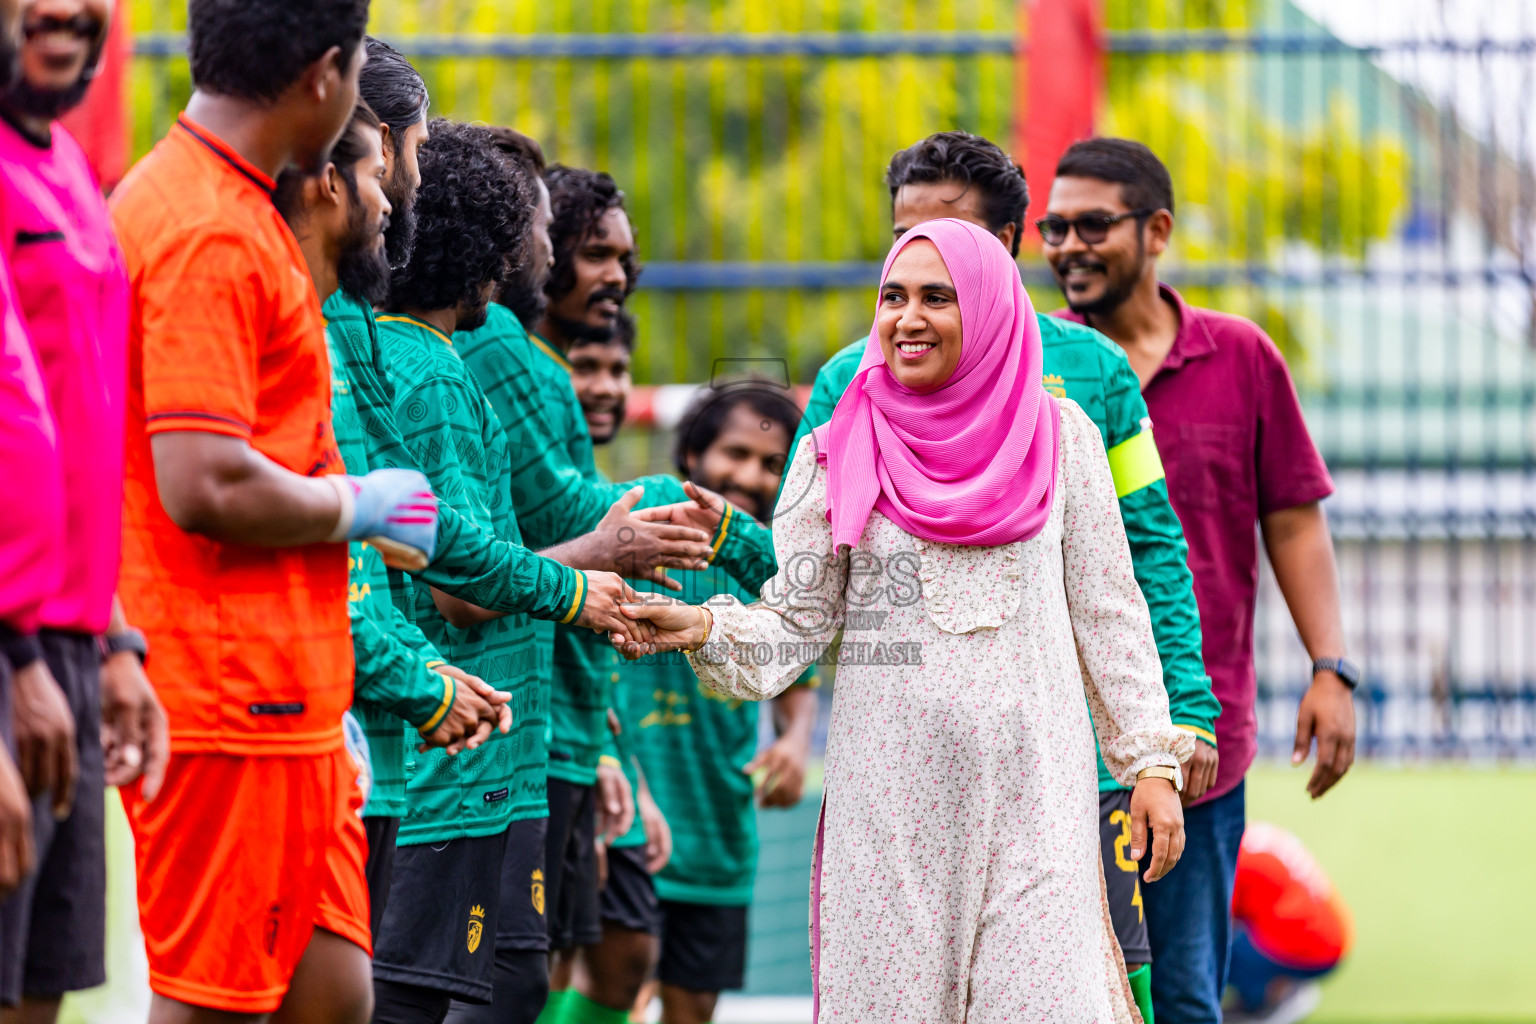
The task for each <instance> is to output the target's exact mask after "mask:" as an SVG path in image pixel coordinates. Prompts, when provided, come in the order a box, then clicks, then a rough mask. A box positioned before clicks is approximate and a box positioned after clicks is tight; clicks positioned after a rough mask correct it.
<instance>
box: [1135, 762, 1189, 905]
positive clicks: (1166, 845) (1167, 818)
mask: <svg viewBox="0 0 1536 1024" xmlns="http://www.w3.org/2000/svg"><path fill="white" fill-rule="evenodd" d="M1149 831H1150V832H1151V833H1152V864H1151V865H1150V866H1149V867H1148V868H1147V871H1146V874H1144V875H1142V878H1144V879H1145V880H1147V881H1148V882H1155V881H1157V880H1158V879H1159V878H1162V877H1163V876H1164V875H1166V874H1167V873H1168V872H1170V871H1172V870H1173V866H1174V865H1175V864H1177V863H1178V862H1179V857H1180V856H1182V855H1183V853H1184V808H1183V806H1182V805H1181V804H1180V803H1179V793H1178V790H1176V789H1174V788H1173V783H1171V782H1169V781H1168V780H1167V779H1160V778H1147V779H1142V780H1141V781H1139V782H1137V783H1136V788H1135V789H1133V790H1131V860H1134V861H1140V860H1141V857H1142V854H1144V853H1146V852H1147V833H1148V832H1149Z"/></svg>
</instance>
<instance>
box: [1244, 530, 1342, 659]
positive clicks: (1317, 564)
mask: <svg viewBox="0 0 1536 1024" xmlns="http://www.w3.org/2000/svg"><path fill="white" fill-rule="evenodd" d="M1259 523H1260V527H1261V529H1262V530H1263V533H1264V549H1265V551H1267V552H1268V553H1269V563H1270V566H1271V567H1272V568H1273V569H1274V572H1275V582H1276V583H1277V584H1279V587H1280V593H1281V594H1282V595H1283V596H1284V597H1285V604H1286V607H1287V608H1289V609H1290V612H1291V620H1292V621H1293V622H1295V623H1296V632H1297V633H1298V634H1299V635H1300V636H1301V642H1302V645H1303V646H1305V647H1306V649H1307V654H1308V655H1309V656H1311V657H1313V658H1325V657H1338V656H1340V655H1343V654H1344V653H1346V652H1345V649H1344V620H1343V616H1342V615H1341V613H1340V607H1339V573H1338V567H1337V565H1336V564H1335V563H1334V557H1333V538H1332V537H1331V536H1329V533H1328V519H1327V517H1326V516H1325V515H1324V513H1323V507H1322V505H1320V504H1318V503H1317V502H1311V503H1309V504H1306V505H1298V506H1296V507H1295V508H1288V509H1282V510H1281V511H1279V512H1271V513H1269V514H1268V515H1265V516H1261V517H1260V519H1259Z"/></svg>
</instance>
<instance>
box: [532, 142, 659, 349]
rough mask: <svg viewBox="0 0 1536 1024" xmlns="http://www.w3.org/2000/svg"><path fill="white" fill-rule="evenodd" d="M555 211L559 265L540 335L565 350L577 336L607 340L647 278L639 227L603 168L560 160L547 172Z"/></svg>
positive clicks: (552, 233)
mask: <svg viewBox="0 0 1536 1024" xmlns="http://www.w3.org/2000/svg"><path fill="white" fill-rule="evenodd" d="M544 178H545V181H546V183H547V184H548V185H549V195H550V205H551V208H552V211H553V213H554V217H553V219H552V220H551V221H550V225H549V239H550V242H551V243H553V245H554V254H555V262H554V265H553V266H552V267H551V268H550V274H549V281H548V283H546V284H545V286H544V292H545V294H546V295H547V296H548V298H549V304H548V307H547V308H546V309H545V311H544V319H543V320H542V321H540V323H539V326H538V329H537V333H538V334H539V336H540V337H542V338H544V339H545V340H546V341H548V342H550V343H551V344H553V345H554V346H555V347H557V348H558V349H559V350H560V351H561V352H562V353H563V352H565V351H566V350H568V349H569V348H570V347H571V344H572V343H573V342H575V341H576V340H577V339H578V338H580V339H582V340H586V341H606V340H608V339H609V338H611V337H613V331H614V324H615V322H616V321H617V319H618V315H619V309H620V308H621V307H622V306H623V305H624V301H625V300H626V299H628V298H629V296H630V294H631V293H633V292H634V290H635V286H636V285H638V284H639V283H640V260H639V252H638V249H637V247H636V245H635V232H634V228H633V227H632V226H631V225H630V223H629V214H628V213H627V212H626V211H625V209H624V193H623V192H621V191H619V187H618V185H617V184H615V183H614V180H613V178H611V177H609V176H608V175H607V174H604V173H603V172H602V171H589V170H586V169H584V168H580V167H564V166H561V165H560V164H556V165H554V166H553V167H551V168H550V169H549V170H548V172H546V174H545V176H544Z"/></svg>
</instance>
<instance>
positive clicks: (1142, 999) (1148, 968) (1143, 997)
mask: <svg viewBox="0 0 1536 1024" xmlns="http://www.w3.org/2000/svg"><path fill="white" fill-rule="evenodd" d="M1126 978H1128V979H1129V980H1130V983H1131V995H1133V996H1135V997H1136V1008H1137V1009H1138V1010H1140V1011H1141V1019H1142V1020H1144V1021H1146V1022H1147V1024H1152V965H1151V964H1142V965H1141V966H1139V967H1137V968H1135V969H1134V970H1131V971H1129V972H1127V973H1126Z"/></svg>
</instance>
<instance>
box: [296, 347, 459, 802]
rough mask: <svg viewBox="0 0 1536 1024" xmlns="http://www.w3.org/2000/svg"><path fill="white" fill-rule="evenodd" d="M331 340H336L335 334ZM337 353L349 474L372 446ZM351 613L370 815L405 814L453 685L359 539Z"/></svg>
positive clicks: (334, 365) (351, 572)
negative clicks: (416, 763) (424, 740)
mask: <svg viewBox="0 0 1536 1024" xmlns="http://www.w3.org/2000/svg"><path fill="white" fill-rule="evenodd" d="M326 340H327V341H328V342H330V341H331V337H330V332H329V331H327V332H326ZM330 356H331V423H332V428H333V430H334V432H335V435H336V445H337V447H338V448H339V449H340V451H341V458H342V461H343V462H344V463H345V464H346V468H347V472H348V473H352V474H359V475H360V474H363V473H367V472H368V448H367V445H366V444H365V443H364V440H363V428H362V421H361V420H360V419H359V418H358V415H357V404H356V402H355V401H354V399H353V395H352V387H351V383H350V381H349V380H348V379H347V373H346V368H345V366H344V364H343V363H342V361H341V360H340V359H339V358H338V357H337V354H336V351H335V348H334V345H333V346H332V347H331V349H330ZM347 571H348V584H347V613H348V616H349V618H350V619H351V623H352V655H353V660H354V661H355V662H356V666H357V667H356V672H355V675H354V679H355V681H354V686H353V689H354V696H353V705H352V711H353V714H354V715H355V716H356V717H357V720H358V723H359V724H360V725H361V726H362V727H363V732H364V734H365V735H366V736H367V737H368V755H369V760H370V761H371V762H372V767H373V789H372V790H371V791H370V792H369V794H368V804H367V806H365V807H364V808H363V816H364V817H388V818H398V817H401V816H403V815H404V814H405V760H406V753H407V751H408V749H409V747H408V744H409V743H410V742H412V738H413V737H414V733H415V730H414V729H410V728H408V727H407V723H409V724H410V725H413V726H416V727H418V728H423V729H426V730H428V731H430V730H431V729H434V728H436V727H437V724H438V723H439V722H441V721H442V720H443V716H444V715H446V714H447V713H448V711H449V709H450V708H452V706H453V694H454V686H453V682H452V681H451V680H449V679H446V678H444V677H443V676H441V675H439V674H438V673H436V672H434V671H432V666H434V665H441V664H442V663H443V659H442V657H441V656H440V655H439V654H438V652H437V650H436V648H434V647H433V646H432V644H431V643H430V642H428V640H427V638H426V637H425V636H423V635H422V633H421V630H419V629H417V628H416V626H415V625H414V624H412V623H411V622H410V620H408V619H406V617H405V616H404V615H402V614H401V613H400V610H399V609H398V608H396V607H395V605H394V602H392V601H391V600H390V589H389V575H388V570H387V569H386V568H385V566H384V560H383V559H382V558H380V557H379V553H378V552H377V551H376V550H374V549H373V548H372V547H370V546H369V545H367V544H363V543H360V542H358V541H353V542H352V543H351V544H350V545H349V547H348V558H347Z"/></svg>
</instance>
